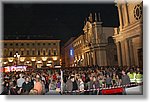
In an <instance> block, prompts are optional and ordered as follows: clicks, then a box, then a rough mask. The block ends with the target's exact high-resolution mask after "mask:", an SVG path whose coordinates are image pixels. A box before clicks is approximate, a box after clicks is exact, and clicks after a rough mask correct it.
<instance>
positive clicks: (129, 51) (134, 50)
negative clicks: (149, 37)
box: [114, 0, 143, 67]
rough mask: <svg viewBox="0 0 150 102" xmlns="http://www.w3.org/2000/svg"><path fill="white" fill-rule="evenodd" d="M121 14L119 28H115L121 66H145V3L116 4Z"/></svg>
mask: <svg viewBox="0 0 150 102" xmlns="http://www.w3.org/2000/svg"><path fill="white" fill-rule="evenodd" d="M116 4H117V7H118V13H119V21H120V26H119V28H115V29H114V31H115V33H114V39H115V43H116V45H117V53H118V54H117V55H118V64H119V65H120V66H126V65H127V66H133V65H136V66H141V67H142V66H143V63H142V62H143V45H142V42H143V41H142V39H143V15H142V13H143V2H142V1H141V0H138V1H135V2H134V1H133V2H129V1H127V0H122V1H119V0H118V1H117V2H116Z"/></svg>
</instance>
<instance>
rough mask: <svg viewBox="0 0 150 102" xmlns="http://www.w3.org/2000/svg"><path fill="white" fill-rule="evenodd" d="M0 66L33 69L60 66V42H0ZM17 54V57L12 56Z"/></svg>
mask: <svg viewBox="0 0 150 102" xmlns="http://www.w3.org/2000/svg"><path fill="white" fill-rule="evenodd" d="M0 43H1V44H3V49H1V51H0V52H2V53H1V58H0V63H1V65H2V66H12V65H14V64H15V62H16V60H17V62H18V64H17V65H28V66H32V67H34V68H41V67H54V65H60V40H0ZM16 53H17V54H19V57H17V58H16V57H14V55H16Z"/></svg>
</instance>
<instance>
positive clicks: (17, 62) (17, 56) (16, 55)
mask: <svg viewBox="0 0 150 102" xmlns="http://www.w3.org/2000/svg"><path fill="white" fill-rule="evenodd" d="M14 57H15V58H17V61H16V66H17V65H18V64H19V58H20V55H19V54H18V53H16V54H15V55H14Z"/></svg>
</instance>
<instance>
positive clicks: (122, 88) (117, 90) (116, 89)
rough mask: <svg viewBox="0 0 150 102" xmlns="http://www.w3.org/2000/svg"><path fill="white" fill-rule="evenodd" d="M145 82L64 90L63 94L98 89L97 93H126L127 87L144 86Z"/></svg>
mask: <svg viewBox="0 0 150 102" xmlns="http://www.w3.org/2000/svg"><path fill="white" fill-rule="evenodd" d="M142 85H143V84H142V83H141V84H137V83H135V84H128V85H119V86H112V87H104V88H102V87H101V88H97V89H87V90H81V91H80V90H73V91H64V92H63V94H74V93H78V94H80V93H84V92H94V91H97V93H96V94H97V95H98V93H99V92H101V94H102V95H109V94H119V93H122V94H125V88H131V87H137V86H142Z"/></svg>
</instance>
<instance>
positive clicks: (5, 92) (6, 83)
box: [1, 82, 9, 95]
mask: <svg viewBox="0 0 150 102" xmlns="http://www.w3.org/2000/svg"><path fill="white" fill-rule="evenodd" d="M1 94H2V95H9V82H5V84H4V90H3V92H2V93H1Z"/></svg>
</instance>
